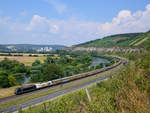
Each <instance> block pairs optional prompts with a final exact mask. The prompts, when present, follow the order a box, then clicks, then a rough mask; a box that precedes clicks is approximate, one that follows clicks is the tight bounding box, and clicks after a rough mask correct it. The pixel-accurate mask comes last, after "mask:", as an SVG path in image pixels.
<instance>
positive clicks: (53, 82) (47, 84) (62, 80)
mask: <svg viewBox="0 0 150 113" xmlns="http://www.w3.org/2000/svg"><path fill="white" fill-rule="evenodd" d="M113 57H114V56H113ZM115 58H117V59H119V62H118V63H115V64H113V65H111V66H108V67H105V68H102V69H96V70H93V71H90V72H86V73H82V74H77V75H73V76H69V77H64V78H60V79H56V80H51V81H47V82H44V83H39V84H34V85H29V86H26V87H19V88H16V89H15V94H16V95H19V94H23V93H26V92H30V91H34V90H37V89H41V88H45V87H50V86H54V85H58V84H62V83H65V82H70V81H73V80H77V79H80V78H84V77H88V76H92V75H96V74H98V73H101V72H105V71H107V70H109V69H112V68H115V67H117V66H118V65H120V64H121V63H126V61H125V59H121V58H120V57H115Z"/></svg>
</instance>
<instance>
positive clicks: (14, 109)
mask: <svg viewBox="0 0 150 113" xmlns="http://www.w3.org/2000/svg"><path fill="white" fill-rule="evenodd" d="M117 58H119V59H120V61H119V62H118V63H117V64H115V65H114V66H112V67H111V66H109V67H108V68H107V69H106V70H104V71H102V70H99V71H97V72H94V71H92V72H94V73H93V74H90V75H88V76H93V75H97V74H100V73H103V72H106V71H108V70H111V69H113V68H116V67H118V66H119V65H121V64H124V63H127V60H125V59H122V58H120V57H117ZM89 73H90V72H87V74H89ZM84 74H85V73H84ZM110 76H112V75H107V76H105V77H102V78H99V79H98V80H96V81H101V80H104V79H107V78H109V77H110ZM81 80H82V79H81ZM74 81H75V80H74ZM68 82H72V81H68ZM91 83H95V81H91ZM91 83H87V84H84V85H81V86H78V87H75V88H70V89H68V90H64V91H63V92H61V91H60V93H58V92H56V93H53V94H50V95H53V96H50V95H47V96H44V97H45V99H46V100H47V99H49V100H50V99H52V97H55V98H56V97H58V96H60V95H62V94H64V93H67V92H70V91H73V90H75V89H80V88H82V87H83V86H84V87H85V86H87V85H89V84H91ZM63 84H66V83H63ZM56 87H59V85H55V86H52V87H47V88H44V89H40V90H35V91H33V92H28V93H24V94H22V95H14V96H11V97H7V98H3V99H0V104H2V103H5V102H8V101H11V100H15V99H19V98H25V97H26V96H30V95H32V94H35V93H39V92H41V91H47V90H50V89H53V88H56ZM57 93H58V94H57ZM49 96H50V97H49ZM44 97H43V98H44ZM41 98H42V97H41ZM41 98H38V99H39V100H36V99H34V100H31V101H29V102H27V103H26V102H25V103H23V104H21V105H22V106H23V108H25V107H27V105H29V104H30V105H35V104H38V103H40V102H41ZM43 98H42V100H45V99H43ZM17 108H18V105H16V106H12V107H10V108H9V110H8V109H3V110H0V113H5V112H8V111H9V112H14V111H16V110H17Z"/></svg>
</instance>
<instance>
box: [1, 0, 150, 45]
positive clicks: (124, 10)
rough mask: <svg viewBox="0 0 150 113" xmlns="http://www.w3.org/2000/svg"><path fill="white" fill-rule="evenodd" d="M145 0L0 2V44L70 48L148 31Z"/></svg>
mask: <svg viewBox="0 0 150 113" xmlns="http://www.w3.org/2000/svg"><path fill="white" fill-rule="evenodd" d="M149 4H150V2H148V0H0V43H1V44H10V43H13V44H20V43H21V44H23V43H26V44H61V45H68V46H70V45H74V44H78V43H83V42H86V41H89V40H94V39H97V38H102V37H104V36H107V35H112V34H118V33H127V32H143V31H147V30H149V29H150V21H149V20H150V5H149Z"/></svg>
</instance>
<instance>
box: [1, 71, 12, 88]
mask: <svg viewBox="0 0 150 113" xmlns="http://www.w3.org/2000/svg"><path fill="white" fill-rule="evenodd" d="M9 86H10V84H9V79H8V74H7V73H6V72H5V71H1V70H0V87H1V88H6V87H9Z"/></svg>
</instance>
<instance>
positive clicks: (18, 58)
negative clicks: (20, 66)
mask: <svg viewBox="0 0 150 113" xmlns="http://www.w3.org/2000/svg"><path fill="white" fill-rule="evenodd" d="M4 58H8V59H10V60H16V61H19V62H21V63H24V64H25V65H28V66H31V65H32V63H33V62H34V61H35V60H40V61H41V62H43V61H44V60H45V59H46V57H45V56H39V57H29V56H0V61H2V60H3V59H4Z"/></svg>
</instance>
